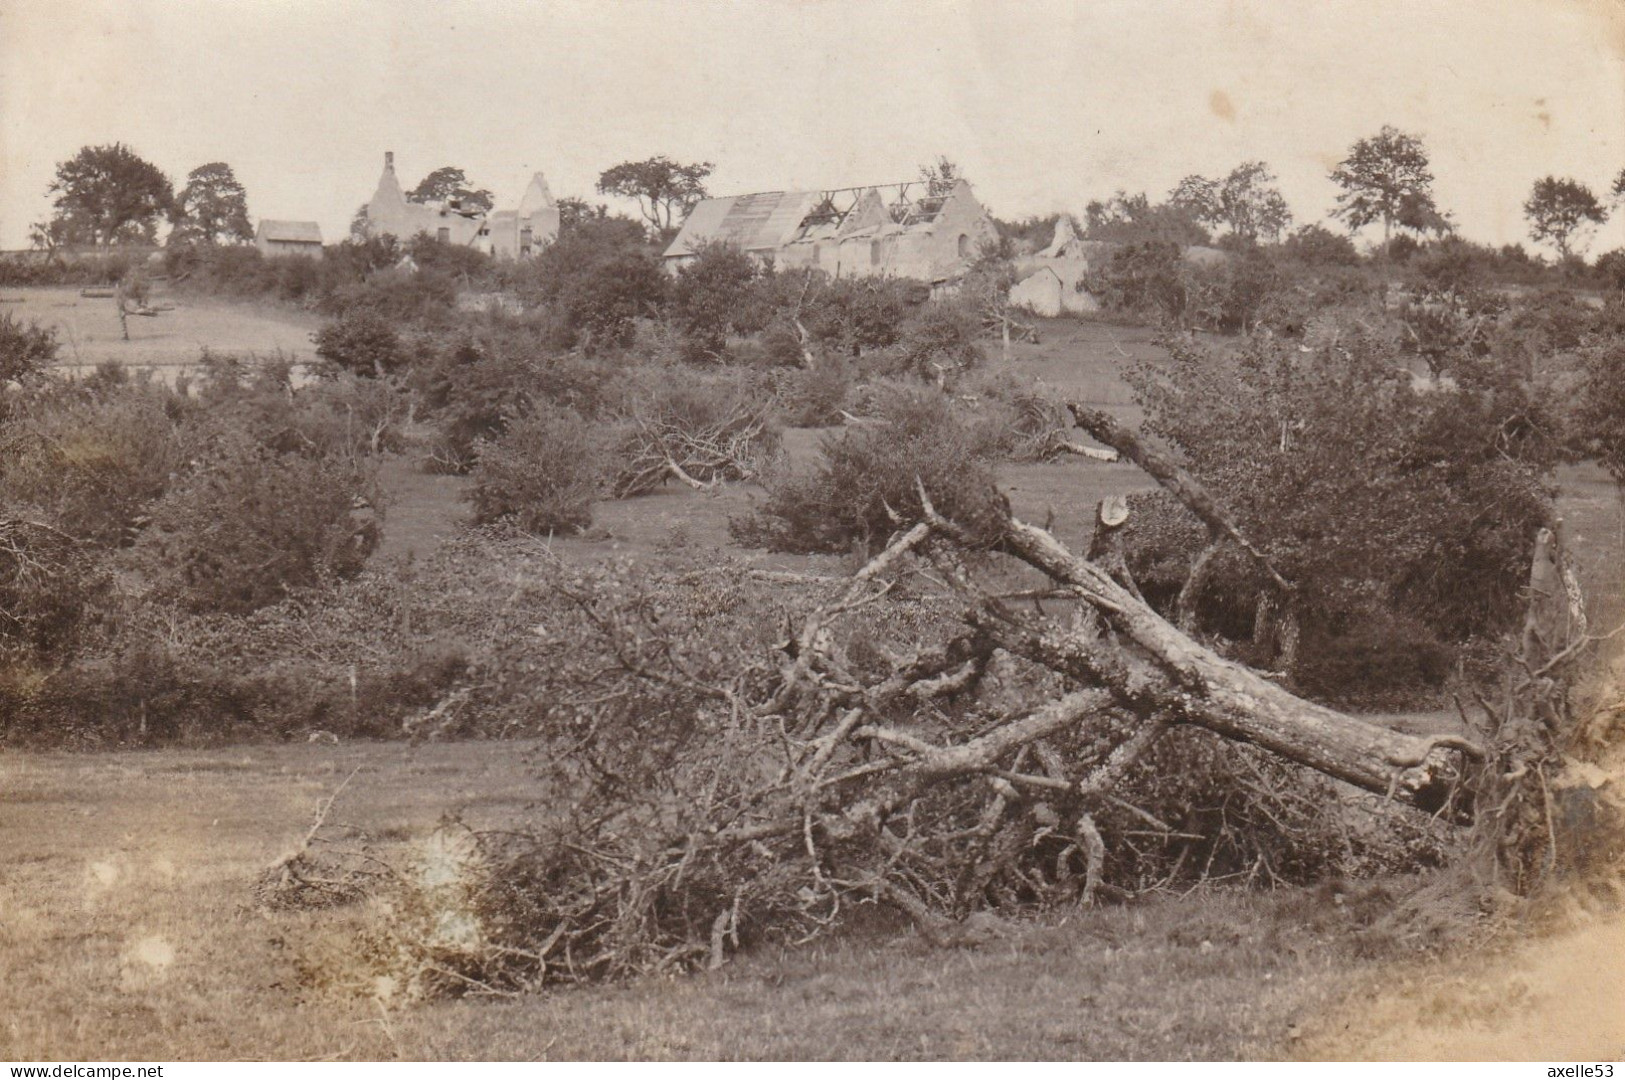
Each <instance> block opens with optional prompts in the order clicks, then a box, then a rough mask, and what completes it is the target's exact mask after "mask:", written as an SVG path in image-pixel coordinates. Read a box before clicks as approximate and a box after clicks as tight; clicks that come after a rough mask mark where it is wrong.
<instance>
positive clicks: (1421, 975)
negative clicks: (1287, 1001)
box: [1286, 916, 1625, 1062]
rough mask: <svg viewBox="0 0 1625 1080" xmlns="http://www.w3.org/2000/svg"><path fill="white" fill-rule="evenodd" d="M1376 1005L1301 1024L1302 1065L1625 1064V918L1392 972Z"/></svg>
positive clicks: (1293, 1051) (1297, 1050) (1297, 1054)
mask: <svg viewBox="0 0 1625 1080" xmlns="http://www.w3.org/2000/svg"><path fill="white" fill-rule="evenodd" d="M1395 974H1396V975H1397V976H1398V978H1399V982H1398V983H1397V985H1394V986H1393V987H1392V989H1390V990H1387V991H1385V992H1383V993H1382V994H1380V995H1379V996H1378V997H1377V998H1376V999H1374V1000H1372V1001H1369V1002H1365V1003H1358V1004H1353V1005H1352V1007H1350V1006H1347V1005H1346V1006H1345V1008H1344V1009H1342V1010H1337V1011H1334V1012H1333V1013H1331V1014H1328V1015H1326V1016H1324V1017H1322V1018H1320V1019H1318V1020H1316V1021H1313V1022H1311V1023H1309V1024H1307V1025H1306V1026H1305V1028H1306V1030H1305V1034H1304V1037H1303V1038H1302V1039H1301V1040H1299V1041H1298V1042H1296V1043H1295V1044H1293V1045H1292V1046H1291V1047H1289V1048H1288V1049H1287V1050H1286V1053H1287V1054H1289V1055H1290V1056H1292V1057H1294V1058H1296V1059H1298V1060H1322V1061H1324V1060H1356V1061H1366V1060H1375V1061H1579V1062H1587V1061H1591V1062H1596V1061H1618V1060H1621V1059H1622V1058H1625V917H1621V916H1615V917H1613V918H1611V919H1608V920H1605V921H1602V922H1598V923H1594V924H1592V925H1588V926H1583V927H1580V928H1577V929H1574V930H1570V931H1567V932H1564V933H1560V934H1555V935H1553V936H1550V937H1544V938H1539V939H1534V940H1525V941H1523V942H1520V943H1518V944H1516V945H1513V946H1511V947H1508V948H1505V949H1503V950H1500V951H1498V952H1497V953H1495V954H1494V955H1489V956H1481V957H1475V958H1473V959H1471V960H1470V961H1466V962H1457V963H1447V964H1442V965H1438V966H1428V967H1425V968H1422V967H1418V968H1416V969H1415V970H1413V971H1411V972H1409V973H1399V972H1396V973H1395Z"/></svg>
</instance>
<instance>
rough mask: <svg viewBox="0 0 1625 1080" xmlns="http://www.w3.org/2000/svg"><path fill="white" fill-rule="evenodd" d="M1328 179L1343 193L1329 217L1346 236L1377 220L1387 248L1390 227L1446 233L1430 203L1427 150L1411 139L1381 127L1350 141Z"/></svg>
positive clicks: (1444, 218) (1446, 221)
mask: <svg viewBox="0 0 1625 1080" xmlns="http://www.w3.org/2000/svg"><path fill="white" fill-rule="evenodd" d="M1331 176H1332V179H1333V180H1334V181H1336V183H1337V185H1338V186H1339V187H1341V188H1342V189H1343V194H1341V195H1339V196H1338V197H1337V208H1336V209H1334V210H1333V211H1332V214H1333V215H1334V216H1335V217H1340V218H1342V219H1343V220H1344V221H1346V222H1348V226H1349V230H1350V231H1351V232H1358V231H1359V230H1360V229H1363V228H1365V227H1366V226H1367V225H1370V224H1371V223H1372V222H1375V221H1380V222H1382V240H1383V245H1384V246H1387V243H1388V241H1389V239H1390V238H1391V237H1392V236H1393V231H1394V227H1395V226H1398V227H1399V228H1401V229H1408V230H1410V231H1412V232H1418V233H1422V232H1437V233H1441V234H1442V233H1445V232H1448V231H1450V222H1449V219H1448V217H1447V216H1446V215H1445V214H1443V213H1441V212H1440V211H1439V208H1438V206H1437V205H1436V204H1435V203H1434V201H1433V173H1432V172H1430V171H1429V169H1428V155H1427V151H1426V150H1425V149H1424V148H1423V146H1422V140H1420V139H1418V138H1417V137H1416V136H1414V135H1407V134H1405V133H1404V132H1403V131H1400V130H1399V129H1397V128H1394V127H1391V126H1384V127H1383V129H1382V131H1381V132H1379V133H1378V134H1376V135H1373V136H1371V137H1370V138H1368V139H1361V140H1360V141H1359V142H1357V143H1355V144H1354V146H1353V147H1352V148H1350V150H1349V156H1348V157H1347V158H1345V159H1344V160H1343V162H1342V163H1341V164H1339V165H1338V166H1337V168H1335V169H1333V170H1332V174H1331Z"/></svg>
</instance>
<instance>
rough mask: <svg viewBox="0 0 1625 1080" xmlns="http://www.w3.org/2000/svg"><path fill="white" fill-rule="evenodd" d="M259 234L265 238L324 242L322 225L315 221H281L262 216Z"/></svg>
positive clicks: (308, 242)
mask: <svg viewBox="0 0 1625 1080" xmlns="http://www.w3.org/2000/svg"><path fill="white" fill-rule="evenodd" d="M259 236H260V238H261V239H264V240H277V241H283V242H295V243H301V244H319V243H321V242H322V227H321V226H320V225H318V224H316V223H315V222H314V221H281V220H278V219H276V218H261V219H260V231H259Z"/></svg>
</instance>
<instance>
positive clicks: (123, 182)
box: [46, 143, 175, 248]
mask: <svg viewBox="0 0 1625 1080" xmlns="http://www.w3.org/2000/svg"><path fill="white" fill-rule="evenodd" d="M46 190H47V191H49V192H51V193H53V194H55V195H56V202H55V205H56V218H55V222H56V223H59V225H60V232H59V233H58V237H59V239H60V240H61V241H62V242H66V243H87V244H95V245H96V246H98V247H101V248H107V247H110V246H111V245H113V244H123V243H132V242H136V241H145V242H148V243H151V242H152V241H153V240H154V239H155V237H156V236H157V229H158V219H159V218H160V217H162V216H163V215H164V213H165V212H167V211H168V210H169V208H170V205H171V204H172V203H173V202H174V198H175V193H174V189H173V188H172V187H171V186H170V183H169V178H168V177H167V176H165V175H164V174H163V172H162V170H160V169H159V168H158V166H156V165H154V164H152V163H151V162H149V161H146V160H144V159H143V158H141V157H140V156H139V155H138V154H136V153H135V152H134V151H133V150H131V149H130V148H129V147H127V146H125V145H124V144H123V143H113V144H111V145H108V146H86V147H84V148H83V149H81V150H80V151H79V153H77V154H75V155H74V156H73V157H72V158H70V159H68V160H67V161H64V162H61V163H59V164H58V165H57V167H56V179H55V180H53V181H52V182H51V185H50V187H49V188H47V189H46Z"/></svg>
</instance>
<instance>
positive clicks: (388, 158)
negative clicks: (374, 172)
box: [384, 150, 395, 172]
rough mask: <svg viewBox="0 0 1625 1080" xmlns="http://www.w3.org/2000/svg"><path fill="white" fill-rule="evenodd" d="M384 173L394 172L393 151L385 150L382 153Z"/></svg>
mask: <svg viewBox="0 0 1625 1080" xmlns="http://www.w3.org/2000/svg"><path fill="white" fill-rule="evenodd" d="M384 171H385V172H394V171H395V151H393V150H385V151H384Z"/></svg>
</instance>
